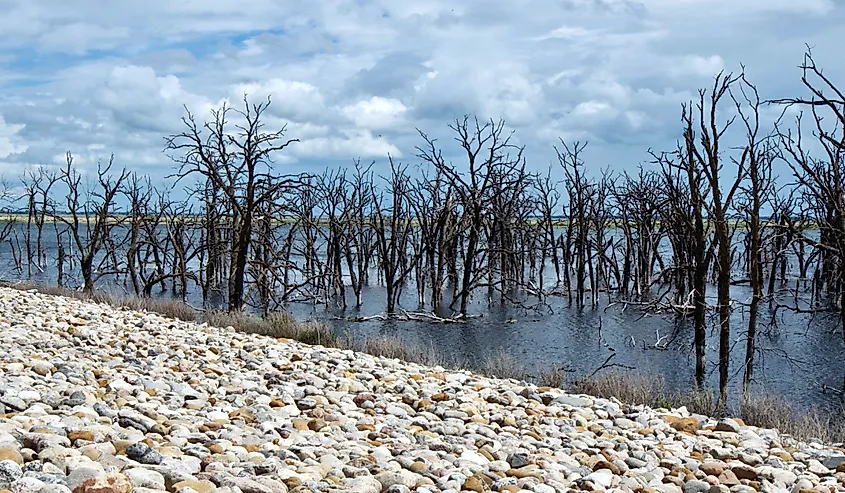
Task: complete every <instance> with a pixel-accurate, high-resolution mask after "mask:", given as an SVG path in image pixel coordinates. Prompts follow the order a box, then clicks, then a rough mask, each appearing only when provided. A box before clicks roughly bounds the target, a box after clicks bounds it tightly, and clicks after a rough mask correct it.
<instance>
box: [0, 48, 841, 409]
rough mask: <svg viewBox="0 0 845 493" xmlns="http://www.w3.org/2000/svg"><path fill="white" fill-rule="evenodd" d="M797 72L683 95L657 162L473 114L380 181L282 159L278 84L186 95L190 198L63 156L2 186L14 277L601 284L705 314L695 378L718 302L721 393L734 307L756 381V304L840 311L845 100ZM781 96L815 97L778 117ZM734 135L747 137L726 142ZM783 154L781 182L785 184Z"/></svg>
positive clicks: (747, 376)
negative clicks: (203, 102)
mask: <svg viewBox="0 0 845 493" xmlns="http://www.w3.org/2000/svg"><path fill="white" fill-rule="evenodd" d="M801 70H802V74H801V77H802V78H801V80H802V83H803V85H804V87H805V89H806V93H807V94H806V95H805V96H801V97H794V98H787V99H781V100H776V101H763V100H761V98H760V96H759V94H758V91H757V88H756V86H755V85H754V84H753V83H752V82H751V81H749V80H748V79H747V77H746V75H745V73H741V74H739V75H733V74H726V73H720V74H718V75H717V76H716V77H715V79H714V82H713V85H712V86H711V87H709V88H706V89H702V90H700V91H699V92H698V97H697V98H696V99H695V100H693V101H690V102H688V103H686V104H683V105H682V106H681V127H680V133H679V140H678V142H677V146H676V147H675V148H674V149H667V150H663V151H659V152H658V151H650V154H651V156H652V158H653V163H654V164H655V166H652V167H650V168H649V169H644V168H642V167H641V168H639V169H638V170H637V171H636V172H633V173H628V172H622V173H616V172H611V171H609V170H604V171H603V172H602V173H601V174H600V175H599V176H592V175H590V174H588V173H585V162H584V158H583V151H584V148H585V145H586V143H585V142H566V141H564V140H561V141H560V144H559V145H558V146H555V151H556V156H557V165H556V166H551V167H549V169H548V170H547V171H545V172H543V173H533V172H529V171H527V169H526V160H525V158H524V155H523V152H524V148H523V147H520V146H517V145H515V144H513V143H512V140H511V136H512V133H511V132H510V131H509V130H508V129H507V127H506V125H505V122H504V121H501V120H499V121H495V120H490V121H480V120H479V119H477V118H474V117H472V116H464V117H463V118H459V119H457V120H455V121H454V122H453V123H452V124H450V125H449V128H450V129H451V132H452V135H453V137H454V145H457V146H458V147H457V149H459V150H460V154H461V155H462V156H464V157H463V158H462V159H463V160H462V162H460V163H458V164H456V163H453V162H451V161H449V160H447V159H445V158H444V147H443V144H441V143H440V142H438V141H437V140H436V139H434V138H431V137H429V136H428V135H427V134H425V133H424V132H422V131H419V136H420V144H419V145H418V146H417V147H416V158H417V159H418V160H419V162H420V163H422V164H421V165H420V167H419V172H418V173H414V174H413V175H412V174H410V173H408V165H407V164H402V163H399V162H395V161H393V160H390V162H389V164H390V169H389V172H388V173H387V176H377V175H376V174H375V173H374V171H373V170H372V165H365V164H362V163H360V161H356V162H355V165H354V166H353V167H352V169H348V170H347V169H327V170H325V171H324V172H323V173H321V174H298V175H292V174H286V173H283V172H281V171H280V170H278V169H277V167H275V166H273V164H272V158H273V156H274V155H276V154H277V153H282V152H284V151H285V149H286V148H288V147H290V146H294V145H296V144H297V142H298V141H297V139H295V138H290V137H288V136H287V134H286V129H285V128H281V129H274V130H268V129H266V128H265V125H264V120H263V119H262V117H263V115H264V113H265V111H266V110H267V108H268V107H269V105H270V101H269V99H268V100H266V101H262V102H258V103H254V102H250V101H248V99H247V97H246V96H245V97H244V101H243V106H242V107H240V108H233V107H231V106H228V105H224V106H222V107H221V108H219V109H217V110H214V111H212V113H211V115H210V118H209V119H208V120H204V121H197V119H196V118H195V117H194V115H192V114H190V112H188V111H187V109H186V115H185V116H184V117H183V119H182V121H183V123H184V127H183V131H182V132H180V133H178V134H174V135H170V136H168V137H167V138H166V148H165V150H166V151H167V153H168V154H169V155H170V156H171V157H172V159H173V160H174V162H175V168H174V174H173V176H172V177H171V178H170V180H171V183H172V185H173V186H177V185H180V184H186V183H188V184H190V185H189V187H190V194H189V197H188V198H187V199H185V200H174V199H172V198H171V196H170V194H169V190H170V189H171V188H169V187H165V188H160V187H159V188H157V187H154V186H152V185H151V180H150V178H149V177H145V176H142V175H140V174H138V173H134V172H130V171H128V170H126V169H122V170H118V169H116V167H115V166H114V163H113V162H112V161H110V162H109V163H108V164H105V165H102V166H99V167H98V173H97V177H96V179H95V180H93V181H91V183H90V184H85V183H83V181H82V179H81V175H80V172H79V170H78V169H77V167H76V166H75V165H74V163H73V156H72V155H71V153H68V154H67V160H66V163H65V164H64V166H61V167H58V168H56V169H50V168H46V167H38V168H35V169H30V170H27V171H26V172H25V175H24V177H23V178H22V184H23V189H24V194H23V196H22V197H7V198H9V199H15V200H18V199H19V200H23V201H24V202H25V204H26V206H25V209H24V214H25V216H23V217H20V218H17V219H15V220H14V221H12V222H9V223H8V224H6V225H5V226H4V227H3V230H2V236H0V240H2V244H4V245H8V246H9V248H11V252H12V255H13V257H14V262H15V265H16V268H17V270H18V273H19V274H20V276H21V277H30V276H32V275H33V272H40V271H44V270H45V269H46V268H48V267H49V266H52V265H53V264H55V267H56V272H57V278H56V283H57V284H58V285H60V286H66V285H67V286H79V287H80V288H81V289H82V290H83V291H85V292H87V293H93V292H94V290H95V289H96V285H97V282H98V281H99V280H101V279H103V278H104V277H105V276H108V277H109V279H116V280H117V281H118V282H121V283H123V284H124V285H125V286H126V287H127V289H128V290H129V291H130V292H132V293H134V294H136V295H138V296H151V295H152V294H153V292H154V291H157V290H161V291H170V292H171V293H172V294H174V295H176V296H179V297H182V298H183V299H184V298H185V297H186V296H187V293H188V292H191V291H192V290H199V291H200V292H201V295H202V299H203V301H204V302H206V301H207V300H209V297H210V296H211V294H212V293H214V292H215V291H219V292H222V294H223V296H224V298H225V300H226V307H227V309H228V310H230V311H240V310H244V309H246V308H250V309H254V310H259V311H261V312H263V313H268V312H270V311H274V310H282V309H284V307H285V306H286V305H288V304H290V303H295V302H302V301H307V302H310V303H324V304H327V305H328V304H332V305H336V306H337V307H339V308H342V309H346V308H348V306H347V305H348V304H350V303H351V304H354V305H356V306H360V305H361V304H362V303H363V296H362V291H363V288H364V287H365V286H367V285H371V284H379V285H381V286H383V287H384V296H385V307H386V314H387V316H394V317H401V314H402V313H408V312H406V311H404V309H403V308H402V307H401V306H400V300H402V301H403V303H405V304H406V305H407V304H413V305H415V306H414V308H415V309H416V310H419V313H422V312H426V313H430V314H436V316H437V317H439V318H442V317H449V318H451V319H452V320H459V319H463V318H466V317H467V316H468V315H470V313H469V311H470V305H471V302H472V300H473V299H476V300H478V299H484V300H486V302H487V303H491V304H498V303H501V304H509V305H514V306H519V307H523V308H526V309H534V310H545V309H548V307H549V304H548V300H549V298H550V297H563V298H564V299H566V300H568V301H569V303H570V305H572V306H573V307H574V308H576V309H579V310H580V309H596V308H597V307H599V304H600V296H601V295H602V293H604V295H605V296H606V299H607V301H608V302H613V301H624V302H625V303H626V304H630V305H634V306H639V307H641V309H643V310H657V309H661V308H666V307H669V308H671V309H672V310H674V311H675V312H676V313H677V314H678V315H679V316H689V317H691V319H692V325H693V330H694V333H695V334H694V346H695V352H696V368H697V371H696V374H697V382H698V384H699V385H703V383H704V375H705V364H706V361H705V348H706V337H707V329H708V326H709V324H710V321H709V317H708V316H707V313H708V311H711V310H712V311H715V312H716V313H717V316H716V317H715V318H716V319H717V321H716V322H715V323H717V324H718V334H719V335H718V340H719V362H718V363H719V380H720V402H723V403H724V401H725V399H726V392H727V390H726V389H727V383H728V378H729V374H728V369H729V368H728V366H729V360H730V357H729V356H730V345H731V339H730V333H731V332H730V331H731V312H732V310H733V309H734V306H735V305H739V304H742V305H743V307H744V309H747V313H748V317H747V319H746V320H747V327H746V329H747V336H746V345H745V357H744V362H745V363H744V367H745V368H744V371H743V382H744V388H745V389H747V387H748V385H749V383H750V381H751V378H752V366H753V361H754V356H755V353H756V352H757V350H758V349H757V345H756V338H757V333H758V328H757V324H758V320H759V318H760V317H759V315H758V314H759V311H760V310H761V309H762V307H765V309H767V310H776V309H791V310H795V311H800V312H816V311H829V312H838V313H840V314H841V319H842V320H845V284H843V281H845V278H843V268H845V265H843V258H845V194H843V179H842V173H843V171H845V169H843V162H842V160H843V156H844V155H845V152H844V151H845V131H843V129H845V96H843V93H842V92H840V90H839V89H837V87H836V85H835V84H834V82H833V81H831V80H829V79H828V78H827V77H826V76H825V75H824V74H823V72H822V70H821V69H820V68H819V67H818V66H817V65H816V63H815V61H814V60H813V57H812V54H811V53H810V52H809V51H808V52H807V53H806V54H805V56H804V63H803V64H802V66H801ZM767 104H776V105H782V106H783V107H784V108H786V107H798V108H800V109H801V112H800V113H799V116H798V117H797V118H796V119H795V120H794V121H789V122H787V121H783V120H784V119H781V120H779V121H778V122H777V123H775V124H774V125H772V126H771V128H768V127H765V125H766V123H765V122H763V121H761V118H760V110H761V108H763V107H764V106H765V105H767ZM725 115H728V116H725ZM739 137H742V139H741V140H742V141H743V142H744V143H743V145H742V146H740V147H739V148H737V147H734V146H730V147H729V146H728V145H727V144H725V142H726V141H728V140H730V139H733V141H736V140H737V139H739ZM452 154H454V153H451V152H450V153H449V155H452ZM776 162H782V163H785V164H786V165H787V166H788V169H789V170H790V172H791V176H789V177H788V181H789V183H790V185H789V186H782V185H778V184H777V183H776V180H775V177H774V176H773V172H772V168H773V165H774V164H775V163H776ZM725 164H729V166H728V167H725ZM194 183H195V185H194ZM560 190H563V193H561V191H560ZM121 202H122V203H125V204H126V205H125V206H121V205H119V204H120V203H121ZM764 211H765V214H764ZM280 218H286V219H288V220H286V221H280V220H279V219H280ZM561 220H563V221H562V223H561ZM738 224H742V225H743V228H742V232H741V234H737V230H738V228H737V225H738ZM810 230H812V231H810ZM48 234H52V235H55V238H56V240H57V244H58V246H57V249H58V252H57V257H56V258H54V257H50V258H49V259H48V256H47V254H46V251H45V246H44V244H45V235H48ZM373 275H375V277H376V278H375V279H371V276H373ZM736 283H745V284H748V285H749V286H750V290H751V293H752V294H751V297H750V299H749V300H734V299H732V298H731V286H732V285H733V284H736ZM411 287H412V289H411ZM713 290H715V295H716V296H715V305H712V304H708V303H709V302H711V301H712V298H713V296H712V293H711V292H712V291H713ZM403 292H404V293H408V292H413V293H414V297H415V299H414V300H413V301H412V302H409V301H408V300H407V299H405V298H402V295H403ZM787 295H788V296H787ZM785 296H787V297H788V299H789V300H790V301H791V302H790V303H786V304H785V303H784V302H783V299H784V297H785ZM350 299H351V301H350ZM843 334H845V331H843Z"/></svg>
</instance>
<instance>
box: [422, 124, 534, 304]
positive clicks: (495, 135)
mask: <svg viewBox="0 0 845 493" xmlns="http://www.w3.org/2000/svg"><path fill="white" fill-rule="evenodd" d="M449 128H450V129H452V131H453V132H454V133H455V134H456V136H455V140H456V141H457V142H458V144H459V145H460V147H461V149H462V150H463V152H464V154H465V156H466V159H467V168H468V171H467V172H465V173H464V172H462V171H461V170H460V169H459V168H458V167H456V166H455V165H454V164H452V163H450V162H447V161H446V160H445V159H444V158H443V153H442V150H441V149H439V148H438V147H437V144H436V139H432V138H430V137H428V136H427V135H426V134H424V133H423V132H422V131H419V130H418V131H419V133H420V136H421V137H422V138H423V141H424V145H422V146H418V147H417V150H418V151H419V154H418V157H420V158H421V159H422V160H423V161H424V162H425V163H428V164H430V165H432V166H433V167H435V168H437V169H438V170H440V172H442V173H443V175H444V176H445V177H446V179H447V180H448V181H449V183H450V184H451V185H452V186H453V187H454V191H455V194H456V196H457V198H458V201H459V202H460V206H461V213H462V215H463V221H464V227H465V230H466V241H465V242H459V243H460V244H461V245H463V258H462V265H461V273H460V287H459V288H458V289H457V290H456V295H455V297H454V299H453V302H452V305H454V304H455V303H458V304H459V309H458V311H459V313H460V314H461V315H464V316H465V315H466V314H467V310H468V308H469V300H470V298H471V296H472V293H473V290H474V289H475V288H476V287H478V284H479V282H480V281H479V277H478V276H477V273H478V270H479V268H480V266H481V257H482V256H483V255H484V254H485V253H486V250H485V248H484V247H483V245H481V241H482V239H483V238H482V233H483V229H484V222H485V220H486V214H487V213H488V212H489V207H490V202H491V200H492V199H493V198H494V197H495V196H496V195H497V194H500V193H502V192H503V191H504V190H507V187H508V186H509V185H510V184H514V183H515V181H514V179H513V178H512V177H513V176H514V175H513V173H514V171H516V170H518V169H520V168H521V167H522V166H523V165H524V163H523V157H522V154H523V148H522V147H517V146H515V145H514V144H511V135H512V133H506V132H505V123H504V121H502V120H500V121H498V122H495V121H492V120H491V121H489V122H486V123H484V124H481V122H480V121H479V120H478V119H477V118H475V119H473V120H472V121H470V118H469V116H464V117H463V118H462V119H458V120H456V121H455V122H454V123H453V124H451V125H449ZM511 152H513V153H514V154H513V155H511ZM497 177H507V178H506V179H503V180H501V181H499V182H498V183H496V182H495V180H496V178H497ZM494 185H495V187H494Z"/></svg>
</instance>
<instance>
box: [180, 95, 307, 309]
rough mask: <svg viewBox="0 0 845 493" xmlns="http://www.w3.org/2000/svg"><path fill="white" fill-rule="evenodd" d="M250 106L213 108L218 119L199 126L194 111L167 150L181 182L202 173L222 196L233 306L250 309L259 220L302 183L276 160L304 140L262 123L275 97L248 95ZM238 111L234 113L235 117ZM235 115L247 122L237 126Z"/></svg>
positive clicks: (229, 302)
mask: <svg viewBox="0 0 845 493" xmlns="http://www.w3.org/2000/svg"><path fill="white" fill-rule="evenodd" d="M243 103H244V108H243V109H242V110H240V109H233V108H232V107H230V106H229V105H228V104H226V103H224V104H223V106H222V107H221V108H219V109H216V110H212V112H211V114H212V119H211V121H207V122H205V123H204V124H202V125H198V124H197V122H196V120H195V119H194V116H193V115H192V114H191V113H190V111H188V109H187V107H186V108H185V111H186V113H187V115H186V116H185V117H183V118H182V122H183V123H184V125H185V127H186V130H185V131H183V132H181V133H178V134H174V135H171V136H169V137H167V143H166V146H165V150H166V151H168V152H170V153H171V157H172V159H173V160H174V161H175V162H176V163H177V166H178V169H177V172H176V174H175V176H176V178H177V182H178V181H179V180H182V179H185V178H187V177H189V176H192V175H199V176H201V177H202V178H203V179H204V180H205V181H207V182H208V183H209V184H210V185H211V186H212V187H213V188H214V189H215V190H217V191H218V192H219V193H220V196H221V198H222V201H223V204H224V205H225V212H226V216H224V217H223V219H224V220H226V221H227V222H228V224H229V226H230V228H231V238H230V257H229V279H228V288H229V289H228V308H229V310H230V311H236V310H241V309H243V307H244V298H245V292H246V291H245V285H246V274H247V261H248V258H249V249H250V246H251V245H252V242H253V239H254V227H253V225H254V221H255V219H256V217H257V215H258V213H259V212H260V211H261V210H263V209H264V208H265V205H266V203H268V202H271V201H272V200H273V199H275V198H276V197H278V196H279V192H280V190H282V189H285V188H288V187H291V186H293V185H294V184H295V183H297V180H296V179H295V178H293V177H291V176H285V175H280V174H278V173H276V172H275V171H274V169H273V157H274V155H275V154H276V153H278V152H280V151H282V150H284V149H285V148H287V147H288V146H289V145H291V144H292V143H294V142H298V141H299V140H298V139H287V138H285V133H286V127H285V126H283V127H282V128H281V129H278V130H276V131H272V132H266V131H264V122H263V120H262V118H263V115H264V113H265V111H267V109H268V108H269V107H270V99H269V98H268V99H267V100H266V101H264V102H261V103H258V104H251V103H249V101H248V100H247V97H246V96H244V101H243ZM233 113H234V115H232V114H233ZM230 116H235V117H240V118H241V119H242V120H243V121H242V122H239V123H234V124H232V123H231V122H230V120H229V118H230Z"/></svg>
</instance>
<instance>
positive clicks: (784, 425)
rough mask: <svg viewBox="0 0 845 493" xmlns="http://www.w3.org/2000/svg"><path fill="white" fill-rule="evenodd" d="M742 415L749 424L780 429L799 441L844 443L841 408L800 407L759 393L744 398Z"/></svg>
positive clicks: (843, 413)
mask: <svg viewBox="0 0 845 493" xmlns="http://www.w3.org/2000/svg"><path fill="white" fill-rule="evenodd" d="M740 416H741V417H742V419H743V420H744V421H745V422H746V423H747V424H750V425H754V426H759V427H761V428H777V429H778V430H780V431H781V432H783V433H787V434H789V435H792V436H793V437H795V438H797V439H799V440H810V439H816V440H821V441H823V442H827V443H841V442H845V412H843V411H842V410H840V411H839V412H837V413H828V412H824V411H821V410H820V409H819V408H818V407H816V406H811V407H808V408H806V409H800V410H799V409H796V408H794V407H793V406H791V405H790V404H789V403H788V402H786V401H785V400H784V399H783V398H781V397H778V396H775V395H771V394H757V395H752V396H749V397H748V398H746V399H745V400H744V401H743V403H742V406H741V408H740Z"/></svg>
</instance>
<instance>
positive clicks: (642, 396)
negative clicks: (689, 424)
mask: <svg viewBox="0 0 845 493" xmlns="http://www.w3.org/2000/svg"><path fill="white" fill-rule="evenodd" d="M571 390H572V391H573V392H575V393H577V394H586V395H592V396H594V397H603V398H610V397H615V398H617V399H619V400H620V401H622V402H627V403H630V404H645V405H648V406H655V405H657V407H663V406H660V404H661V402H660V401H661V397H663V396H664V395H665V394H664V393H663V379H662V378H660V377H656V378H655V377H654V376H653V375H642V374H639V373H623V372H619V371H612V372H608V373H604V374H601V375H597V376H593V377H590V378H586V379H580V380H576V381H574V382H572V385H571Z"/></svg>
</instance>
